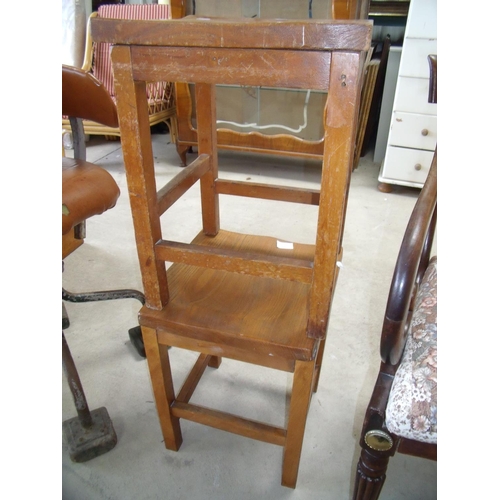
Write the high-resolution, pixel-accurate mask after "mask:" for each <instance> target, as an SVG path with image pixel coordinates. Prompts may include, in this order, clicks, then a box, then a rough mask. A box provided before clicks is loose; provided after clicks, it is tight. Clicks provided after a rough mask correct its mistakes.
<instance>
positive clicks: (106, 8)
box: [92, 4, 172, 97]
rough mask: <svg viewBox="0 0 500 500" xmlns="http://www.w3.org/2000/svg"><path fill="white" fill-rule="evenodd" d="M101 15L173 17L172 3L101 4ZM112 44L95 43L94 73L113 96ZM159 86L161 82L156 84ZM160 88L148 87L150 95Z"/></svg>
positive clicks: (145, 18)
mask: <svg viewBox="0 0 500 500" xmlns="http://www.w3.org/2000/svg"><path fill="white" fill-rule="evenodd" d="M97 14H98V16H99V17H104V18H107V19H140V20H150V19H171V18H172V15H171V11H170V5H165V4H144V5H141V4H114V5H101V6H100V7H99V8H98V9H97ZM110 51H111V44H109V43H95V44H94V61H93V65H94V66H93V69H92V73H93V74H94V76H95V77H96V78H97V79H98V80H99V81H101V82H102V83H103V85H104V86H105V87H106V89H107V90H108V92H109V93H110V94H111V96H112V97H114V95H115V91H114V90H115V89H114V85H113V73H112V69H111V55H110ZM155 85H157V86H159V85H161V83H160V84H155ZM158 90H159V87H158V89H156V91H155V90H153V89H152V88H148V96H151V95H158Z"/></svg>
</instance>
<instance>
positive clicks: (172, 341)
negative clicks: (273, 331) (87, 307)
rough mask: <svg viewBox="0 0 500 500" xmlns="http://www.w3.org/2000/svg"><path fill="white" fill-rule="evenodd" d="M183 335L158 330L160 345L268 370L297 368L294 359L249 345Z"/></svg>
mask: <svg viewBox="0 0 500 500" xmlns="http://www.w3.org/2000/svg"><path fill="white" fill-rule="evenodd" d="M149 322H150V319H149V318H146V317H144V316H143V321H142V323H149ZM142 323H141V324H142ZM175 330H176V331H178V330H179V328H178V327H177V328H176V329H175ZM181 330H182V328H181ZM183 333H184V332H182V334H177V333H169V332H167V331H165V330H161V329H160V330H158V343H159V344H160V345H163V346H174V347H178V348H180V349H188V350H190V351H196V352H202V353H205V354H208V355H210V356H211V357H212V358H215V357H216V356H221V357H223V358H229V359H234V360H236V361H242V362H245V363H251V364H254V365H258V366H265V367H266V368H273V369H275V370H280V371H282V372H289V373H293V370H294V368H295V359H294V358H293V357H289V358H286V357H279V356H274V355H273V356H269V355H267V356H266V355H263V353H262V352H260V351H259V350H257V349H255V347H254V346H252V348H253V349H252V348H249V345H248V344H247V345H246V346H245V347H243V348H239V347H234V346H230V345H227V343H226V344H220V343H217V342H216V341H214V342H209V341H207V340H200V339H199V338H191V337H188V336H183ZM188 333H189V332H188ZM268 350H269V348H268Z"/></svg>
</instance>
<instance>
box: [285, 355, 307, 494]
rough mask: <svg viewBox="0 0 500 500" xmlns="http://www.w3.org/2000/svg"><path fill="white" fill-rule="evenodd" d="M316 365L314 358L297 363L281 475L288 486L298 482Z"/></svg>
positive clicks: (291, 486)
mask: <svg viewBox="0 0 500 500" xmlns="http://www.w3.org/2000/svg"><path fill="white" fill-rule="evenodd" d="M314 366H315V364H314V360H312V361H297V362H296V363H295V371H294V373H293V385H292V397H291V400H290V410H289V416H288V429H289V431H288V432H287V439H286V442H285V446H284V450H283V475H282V477H281V484H282V485H283V486H287V487H288V488H295V486H296V483H297V475H298V472H299V462H300V455H301V452H302V443H303V441H304V431H305V428H306V420H307V413H308V411H309V403H310V401H311V395H312V383H313V379H314Z"/></svg>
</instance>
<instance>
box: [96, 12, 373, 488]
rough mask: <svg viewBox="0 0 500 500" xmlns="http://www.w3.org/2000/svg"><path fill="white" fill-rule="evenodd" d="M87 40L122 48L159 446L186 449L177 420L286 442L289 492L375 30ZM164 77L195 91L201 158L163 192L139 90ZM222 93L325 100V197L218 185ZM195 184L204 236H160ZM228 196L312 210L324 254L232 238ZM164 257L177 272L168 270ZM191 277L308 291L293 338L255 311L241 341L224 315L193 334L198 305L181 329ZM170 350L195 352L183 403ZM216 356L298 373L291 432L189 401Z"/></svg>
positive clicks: (145, 33) (189, 26)
mask: <svg viewBox="0 0 500 500" xmlns="http://www.w3.org/2000/svg"><path fill="white" fill-rule="evenodd" d="M92 30H93V33H94V37H95V39H96V40H99V41H107V42H111V43H113V44H115V46H114V48H113V52H112V60H113V68H114V75H115V81H116V82H117V91H118V90H119V91H118V92H117V104H118V116H119V120H120V127H121V129H122V146H123V154H124V161H125V167H126V172H127V180H128V188H129V194H130V202H131V207H132V215H133V219H134V227H135V232H136V240H137V246H138V254H139V261H140V267H141V273H142V278H143V285H144V291H145V295H146V306H145V307H144V308H143V309H142V310H141V313H140V324H141V326H142V330H143V337H144V342H145V346H146V353H147V358H148V364H149V369H150V374H151V379H152V383H153V391H154V394H155V399H156V406H157V410H158V414H159V418H160V424H161V427H162V431H163V436H164V440H165V446H166V447H167V448H168V449H170V450H178V449H179V447H180V445H181V443H182V435H181V430H180V423H179V420H180V419H181V418H184V419H188V420H192V421H195V422H199V423H202V424H205V425H208V426H212V427H215V428H218V429H224V430H226V431H230V432H233V433H236V434H240V435H243V436H247V437H250V438H253V439H259V440H262V441H265V442H269V443H273V444H278V445H281V446H283V447H284V458H283V475H282V484H283V485H285V486H288V487H292V488H294V487H295V485H296V481H297V474H298V468H299V461H300V454H301V449H302V441H303V435H304V430H305V424H306V417H307V412H308V408H309V402H310V398H311V395H312V392H314V391H316V389H317V386H318V380H319V374H320V369H321V361H322V357H323V349H324V339H325V337H326V332H327V326H328V319H329V313H330V306H331V300H332V296H333V290H334V288H335V283H336V279H337V275H338V271H339V267H338V265H337V262H338V261H339V260H341V254H342V234H343V227H344V219H345V212H346V206H347V193H348V186H349V180H350V174H351V167H352V161H353V156H354V140H355V134H356V121H357V113H358V108H359V99H360V93H361V76H362V68H363V63H364V54H365V52H366V51H367V50H368V49H369V47H370V42H371V22H368V21H352V22H335V21H269V20H249V19H245V20H227V19H225V20H223V19H212V20H206V19H197V18H193V17H187V18H184V19H180V20H173V21H164V22H156V21H148V22H141V21H117V20H109V19H96V20H94V22H93V26H92ZM156 80H168V81H192V82H194V84H195V86H196V102H197V104H198V106H197V117H198V126H199V131H198V153H199V154H198V157H197V158H196V159H195V160H194V161H193V162H192V163H191V164H190V165H189V166H188V167H186V168H185V169H183V170H182V172H181V173H179V174H178V175H177V176H176V177H175V178H174V179H173V180H172V181H170V182H169V183H168V184H166V185H165V186H164V187H163V188H161V189H159V190H158V189H157V187H156V180H155V176H154V161H153V153H152V146H151V136H150V131H149V127H148V119H147V102H146V93H145V82H146V81H156ZM216 83H223V84H238V85H239V84H243V85H268V86H286V87H288V88H306V89H309V88H310V89H318V90H325V91H327V92H328V99H327V104H326V107H325V113H324V125H325V150H324V155H323V168H322V179H321V190H311V189H298V188H289V187H283V186H277V185H262V184H256V183H251V182H248V183H247V182H236V181H230V180H224V179H221V178H219V174H218V166H217V133H216V121H215V84H216ZM197 181H200V190H201V203H202V223H203V230H202V232H201V233H200V234H199V235H198V236H197V237H196V238H195V240H194V241H193V243H192V244H190V245H188V244H185V243H178V242H171V241H166V240H164V239H163V238H162V231H161V225H160V216H161V215H162V214H163V213H164V212H165V211H166V210H167V209H168V208H169V207H171V206H172V205H173V204H174V203H175V202H176V201H177V200H178V199H179V198H180V197H181V196H182V195H183V194H184V193H185V192H186V191H187V189H189V188H190V187H191V186H193V185H194V184H195V183H196V182H197ZM221 194H226V195H233V196H246V197H253V198H262V199H272V200H279V201H288V202H294V203H304V204H309V205H318V206H319V212H318V221H317V238H316V242H315V243H316V244H315V245H296V247H294V248H295V249H294V251H293V253H291V254H288V255H289V256H288V257H287V256H284V255H283V254H284V253H285V252H283V251H282V250H279V249H276V240H274V239H271V238H265V237H250V236H245V235H236V236H234V234H233V233H227V232H225V231H222V230H221V229H220V222H219V195H221ZM234 241H236V244H235V243H234ZM270 241H271V244H270V243H269V242H270ZM272 243H274V247H273V245H272ZM236 247H237V248H236ZM290 255H291V256H290ZM166 261H168V262H174V264H173V265H172V266H171V267H169V269H168V271H166V268H165V262H166ZM188 268H189V269H190V270H194V272H196V273H198V272H205V270H206V269H208V271H207V272H209V273H211V274H210V277H211V278H210V279H208V280H207V283H208V284H209V285H212V283H213V281H214V280H215V279H216V277H217V276H220V274H217V273H221V272H223V273H225V274H224V279H226V278H227V280H228V281H227V283H230V284H233V283H240V282H241V280H246V281H245V283H248V280H257V281H252V283H256V282H258V283H259V284H263V283H265V285H262V286H265V287H270V288H272V290H275V287H282V288H280V290H286V293H285V292H284V293H285V295H286V297H292V296H293V297H299V295H300V298H298V299H297V300H298V301H299V302H300V308H299V309H300V311H303V316H300V314H297V315H295V314H296V313H295V309H296V308H295V307H294V304H291V305H292V310H293V311H294V315H291V314H290V310H289V309H288V313H287V314H282V315H280V317H279V321H283V322H286V324H287V327H288V328H289V329H290V331H289V330H288V329H280V328H278V329H277V330H276V331H273V332H272V335H276V337H273V338H271V336H272V335H271V334H270V332H268V331H267V330H269V326H267V329H266V325H267V323H265V321H264V320H262V321H264V323H259V321H261V318H260V317H259V315H258V314H257V313H256V314H255V317H252V322H250V323H249V322H246V323H245V329H244V328H243V327H242V326H241V325H242V323H241V324H240V322H239V321H236V326H237V328H241V331H238V332H237V333H236V334H232V332H231V333H228V332H227V331H226V330H224V328H228V326H227V323H230V322H231V321H232V320H229V319H227V318H228V317H226V316H223V317H222V318H223V321H222V323H221V324H222V326H220V325H218V326H214V325H213V324H212V323H213V322H216V321H218V318H215V316H216V315H213V316H214V317H210V318H203V320H202V321H201V323H197V325H198V326H192V327H190V326H189V325H190V324H192V323H191V322H192V321H194V319H195V318H194V317H193V316H194V315H195V312H196V311H195V310H196V307H195V306H193V307H192V308H191V307H190V308H188V309H189V310H188V311H186V312H187V314H188V315H190V317H189V318H186V317H184V319H182V320H181V321H178V320H177V319H176V318H175V314H171V313H173V309H172V308H175V307H176V304H178V303H177V302H176V297H177V296H178V294H177V293H178V292H179V293H184V288H183V287H180V288H179V289H177V288H175V287H176V286H177V285H176V283H177V281H176V280H177V278H178V277H179V276H182V273H183V272H184V271H185V270H186V269H188ZM266 278H273V279H266ZM225 283H226V282H225ZM259 286H260V285H259ZM172 287H174V289H173V290H174V291H172ZM176 290H177V291H176ZM245 290H247V289H246V288H245ZM266 290H268V288H266ZM294 294H297V295H294ZM270 296H275V295H270ZM260 297H261V295H259V294H257V295H255V297H254V299H255V301H257V302H258V301H259V300H261V298H260ZM205 298H206V294H204V295H203V300H205ZM229 300H231V298H229ZM262 300H263V299H262ZM221 302H222V303H223V304H224V307H226V308H227V307H231V306H232V304H230V305H228V304H227V303H226V302H225V301H221V299H218V304H220V303H221ZM289 305H290V304H289ZM193 311H195V312H193ZM232 312H233V311H231V313H232ZM197 319H198V318H197ZM238 319H239V318H238ZM205 320H206V321H205ZM266 321H267V320H266ZM207 323H209V324H207ZM280 324H281V323H280ZM231 325H232V323H231ZM291 330H293V332H292V331H291ZM249 331H250V333H249ZM278 337H279V338H278ZM169 346H176V347H180V348H184V349H190V350H193V351H197V352H199V353H200V356H199V358H198V361H197V362H196V364H195V366H194V368H193V370H192V372H191V373H190V375H189V376H188V377H187V379H186V381H185V383H184V385H183V387H182V388H181V389H180V391H179V392H178V393H177V395H175V391H174V386H173V382H172V374H171V370H170V361H169V354H168V347H169ZM222 357H228V358H232V359H236V360H239V361H243V362H247V363H252V364H257V365H261V366H267V367H270V368H275V369H278V370H284V371H288V372H292V373H293V374H294V375H293V388H292V394H291V402H290V409H289V415H288V426H287V427H286V428H281V427H276V426H271V425H268V424H265V423H262V422H256V421H254V420H248V419H245V418H242V417H239V416H236V415H232V414H228V413H224V412H221V411H217V410H213V409H209V408H204V407H201V406H199V405H196V404H193V403H190V398H191V396H192V394H193V392H194V390H195V388H196V385H197V383H198V381H199V380H200V377H201V375H202V374H203V371H204V370H205V368H206V367H207V366H212V367H218V366H219V364H220V361H221V358H222Z"/></svg>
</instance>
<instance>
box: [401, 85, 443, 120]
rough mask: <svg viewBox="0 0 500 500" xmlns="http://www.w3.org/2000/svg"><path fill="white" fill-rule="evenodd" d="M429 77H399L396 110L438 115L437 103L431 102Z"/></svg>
mask: <svg viewBox="0 0 500 500" xmlns="http://www.w3.org/2000/svg"><path fill="white" fill-rule="evenodd" d="M428 99H429V78H407V77H399V78H398V83H397V87H396V94H395V96H394V111H404V112H407V113H419V114H423V115H437V104H432V103H429V101H428Z"/></svg>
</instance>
